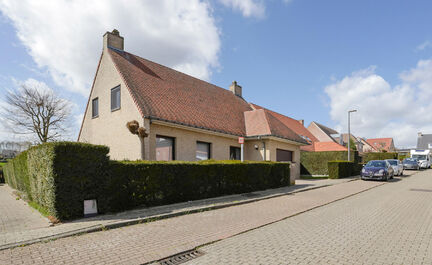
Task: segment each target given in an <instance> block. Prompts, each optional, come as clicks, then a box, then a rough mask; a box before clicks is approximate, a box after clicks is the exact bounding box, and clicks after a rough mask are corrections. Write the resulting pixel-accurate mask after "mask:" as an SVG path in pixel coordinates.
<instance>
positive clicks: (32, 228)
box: [0, 177, 356, 250]
mask: <svg viewBox="0 0 432 265" xmlns="http://www.w3.org/2000/svg"><path fill="white" fill-rule="evenodd" d="M355 179H356V178H355V177H353V178H346V179H337V180H330V179H317V180H296V185H294V186H289V187H283V188H278V189H271V190H264V191H257V192H252V193H246V194H237V195H230V196H223V197H217V198H210V199H204V200H198V201H191V202H184V203H177V204H172V205H166V206H158V207H151V208H144V209H136V210H130V211H125V212H121V213H116V214H105V215H99V216H95V217H92V218H83V219H79V220H74V221H71V222H65V223H61V224H58V225H55V226H52V225H51V224H50V223H49V221H48V219H46V218H44V217H43V216H42V215H40V214H39V213H38V212H37V211H36V210H34V209H33V208H31V207H30V206H28V205H27V204H26V203H25V202H23V201H22V200H16V199H15V197H14V195H13V194H12V192H13V190H12V189H11V188H9V187H8V186H7V185H2V186H0V213H1V214H0V216H1V217H0V221H1V223H0V250H2V249H8V248H12V247H16V246H22V245H27V244H33V243H37V242H41V241H45V240H50V239H57V238H62V237H68V236H72V235H76V234H81V233H89V232H95V231H101V230H105V229H107V228H116V227H121V226H126V225H132V224H137V223H145V222H149V221H154V220H156V219H164V218H169V217H174V216H180V215H185V214H190V213H196V212H202V211H207V210H214V209H220V208H224V207H229V206H235V205H241V204H245V203H252V202H256V201H259V200H264V199H269V198H275V197H278V196H283V195H287V194H292V193H296V192H302V191H306V190H311V189H316V188H322V187H326V186H331V185H336V184H341V183H346V182H349V181H352V180H355Z"/></svg>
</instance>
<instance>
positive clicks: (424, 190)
mask: <svg viewBox="0 0 432 265" xmlns="http://www.w3.org/2000/svg"><path fill="white" fill-rule="evenodd" d="M410 191H422V192H432V190H428V189H410Z"/></svg>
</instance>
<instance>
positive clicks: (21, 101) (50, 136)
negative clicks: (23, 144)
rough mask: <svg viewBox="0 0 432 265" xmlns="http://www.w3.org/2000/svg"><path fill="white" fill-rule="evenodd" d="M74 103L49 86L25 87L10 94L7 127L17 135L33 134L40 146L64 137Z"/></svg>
mask: <svg viewBox="0 0 432 265" xmlns="http://www.w3.org/2000/svg"><path fill="white" fill-rule="evenodd" d="M71 108H72V107H71V104H70V102H68V101H67V100H64V99H62V98H60V97H58V96H57V95H56V94H55V93H54V91H52V90H51V89H49V88H47V87H38V86H37V85H26V84H23V85H21V87H20V88H19V89H16V90H13V91H8V92H7V95H6V100H5V104H4V106H3V111H2V119H3V120H4V124H3V125H4V126H5V127H7V129H9V130H10V131H12V132H13V133H15V134H32V135H35V136H37V139H38V140H39V141H40V142H41V143H45V142H49V141H55V140H57V139H59V138H60V137H62V136H63V133H64V132H65V129H66V126H67V123H68V121H69V116H70V113H71Z"/></svg>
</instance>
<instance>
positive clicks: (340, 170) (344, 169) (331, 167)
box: [328, 161, 358, 179]
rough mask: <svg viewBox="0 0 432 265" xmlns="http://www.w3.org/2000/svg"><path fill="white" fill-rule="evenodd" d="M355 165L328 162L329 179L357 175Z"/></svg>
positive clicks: (346, 162)
mask: <svg viewBox="0 0 432 265" xmlns="http://www.w3.org/2000/svg"><path fill="white" fill-rule="evenodd" d="M357 165H358V164H357V163H354V162H349V161H329V162H328V171H329V178H331V179H339V178H346V177H350V176H354V175H357V174H358V172H357Z"/></svg>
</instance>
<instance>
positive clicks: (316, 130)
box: [302, 121, 348, 152]
mask: <svg viewBox="0 0 432 265" xmlns="http://www.w3.org/2000/svg"><path fill="white" fill-rule="evenodd" d="M307 130H308V131H309V132H310V133H311V134H312V135H313V138H315V141H312V145H311V146H305V147H302V149H304V150H305V151H314V152H324V151H347V150H348V149H347V148H346V147H345V146H343V145H341V144H339V143H338V141H337V140H336V139H335V137H337V135H338V134H339V133H338V132H337V131H336V130H334V129H331V128H329V127H327V126H325V125H322V124H320V123H318V122H316V121H313V122H311V123H310V124H309V126H308V127H307Z"/></svg>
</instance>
